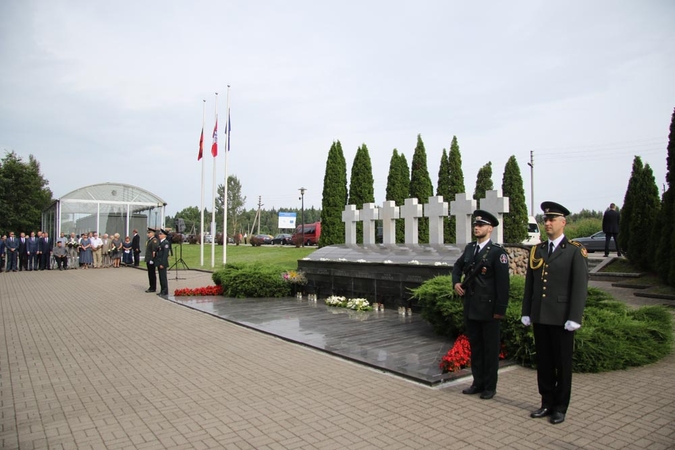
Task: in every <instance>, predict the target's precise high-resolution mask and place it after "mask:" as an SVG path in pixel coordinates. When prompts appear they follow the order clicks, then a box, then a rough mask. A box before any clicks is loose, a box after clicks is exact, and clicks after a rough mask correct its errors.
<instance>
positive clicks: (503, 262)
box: [499, 253, 509, 264]
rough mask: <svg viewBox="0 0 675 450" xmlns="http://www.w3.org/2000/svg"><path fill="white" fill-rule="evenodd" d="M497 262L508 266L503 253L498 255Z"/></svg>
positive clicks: (507, 260) (506, 258)
mask: <svg viewBox="0 0 675 450" xmlns="http://www.w3.org/2000/svg"><path fill="white" fill-rule="evenodd" d="M499 262H500V263H502V264H508V262H509V258H508V257H507V256H506V255H505V254H504V253H502V254H501V255H499Z"/></svg>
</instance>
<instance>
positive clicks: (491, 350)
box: [452, 209, 509, 400]
mask: <svg viewBox="0 0 675 450" xmlns="http://www.w3.org/2000/svg"><path fill="white" fill-rule="evenodd" d="M473 215H474V219H473V220H474V221H473V235H474V236H475V237H476V242H472V243H470V244H468V245H467V246H466V247H465V248H464V253H463V254H462V256H461V258H460V259H458V260H457V262H456V263H455V265H454V267H453V268H452V284H453V286H454V289H455V292H456V293H457V295H459V296H460V297H463V298H464V323H465V324H466V335H467V337H468V338H469V344H470V345H471V374H472V375H473V383H472V384H471V386H470V387H468V388H467V389H464V390H463V391H462V393H463V394H467V395H472V394H478V393H480V398H482V399H484V400H489V399H491V398H492V397H494V396H495V394H496V392H497V371H498V370H499V349H500V346H501V344H500V337H499V324H500V320H501V319H502V318H503V317H504V314H506V307H507V306H508V302H509V257H508V255H507V254H506V251H505V250H504V248H503V247H502V246H501V245H499V244H496V243H493V242H492V241H491V240H490V234H491V233H492V230H493V228H494V227H496V226H498V225H499V220H497V218H496V217H495V216H493V215H492V214H490V213H489V212H487V211H483V210H479V209H477V210H476V211H474V213H473ZM462 275H464V277H462ZM462 278H463V280H462Z"/></svg>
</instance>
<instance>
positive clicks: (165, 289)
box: [155, 230, 171, 297]
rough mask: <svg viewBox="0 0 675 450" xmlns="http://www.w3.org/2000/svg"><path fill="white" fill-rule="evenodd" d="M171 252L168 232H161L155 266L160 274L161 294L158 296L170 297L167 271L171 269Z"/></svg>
mask: <svg viewBox="0 0 675 450" xmlns="http://www.w3.org/2000/svg"><path fill="white" fill-rule="evenodd" d="M170 252H171V244H169V241H168V240H167V239H166V231H164V230H159V246H158V247H157V257H156V258H155V264H156V265H157V271H158V272H159V287H160V289H159V292H158V293H157V295H160V296H163V297H164V296H168V295H169V281H168V279H167V269H168V268H169V253H170Z"/></svg>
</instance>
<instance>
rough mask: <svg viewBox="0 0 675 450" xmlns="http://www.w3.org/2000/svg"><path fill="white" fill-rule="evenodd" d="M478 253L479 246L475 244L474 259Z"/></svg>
mask: <svg viewBox="0 0 675 450" xmlns="http://www.w3.org/2000/svg"><path fill="white" fill-rule="evenodd" d="M478 252H480V245H478V244H476V251H475V252H474V253H473V257H474V258H475V257H476V256H478Z"/></svg>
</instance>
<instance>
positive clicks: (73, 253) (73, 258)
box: [67, 232, 80, 269]
mask: <svg viewBox="0 0 675 450" xmlns="http://www.w3.org/2000/svg"><path fill="white" fill-rule="evenodd" d="M67 246H68V265H70V268H71V269H77V266H78V258H77V254H78V249H79V247H80V242H79V240H78V239H77V236H76V235H75V233H74V232H72V233H70V238H69V239H68V243H67Z"/></svg>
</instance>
